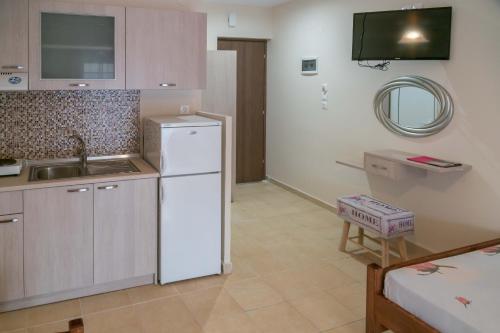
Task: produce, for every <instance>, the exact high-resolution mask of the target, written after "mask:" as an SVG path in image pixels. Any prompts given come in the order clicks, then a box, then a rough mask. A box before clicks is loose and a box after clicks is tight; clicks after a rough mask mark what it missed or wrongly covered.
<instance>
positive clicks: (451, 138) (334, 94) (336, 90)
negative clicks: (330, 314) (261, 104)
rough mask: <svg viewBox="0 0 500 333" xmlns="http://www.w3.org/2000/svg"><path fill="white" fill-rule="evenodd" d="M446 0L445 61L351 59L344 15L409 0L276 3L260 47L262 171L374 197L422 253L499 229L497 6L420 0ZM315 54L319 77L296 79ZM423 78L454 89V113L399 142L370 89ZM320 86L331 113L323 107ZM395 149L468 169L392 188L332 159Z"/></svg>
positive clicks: (320, 194) (326, 190)
mask: <svg viewBox="0 0 500 333" xmlns="http://www.w3.org/2000/svg"><path fill="white" fill-rule="evenodd" d="M418 2H423V3H424V4H425V5H426V6H427V7H434V6H440V5H452V6H453V8H454V13H453V16H454V17H453V32H452V33H453V41H452V53H451V60H450V61H407V62H404V61H401V62H393V64H392V65H391V69H390V70H389V71H388V72H380V71H374V70H368V69H362V68H359V67H358V66H357V64H356V63H355V62H352V61H351V60H350V59H351V38H352V14H353V13H354V12H363V11H373V10H391V9H399V8H401V7H402V6H404V5H407V4H408V3H409V2H408V1H406V0H371V1H362V0H355V1H352V0H330V1H326V0H323V1H320V0H307V1H296V2H292V3H290V4H286V5H282V6H279V7H277V8H275V9H274V10H273V23H274V26H273V40H272V41H271V42H270V43H269V56H268V57H269V64H268V115H267V126H268V128H267V161H268V162H267V167H268V170H267V173H268V175H269V176H271V177H273V178H275V179H277V180H279V181H282V182H284V183H286V184H288V185H290V186H293V187H296V188H298V189H300V190H303V191H305V192H307V193H309V194H311V195H313V196H315V197H317V198H319V199H321V200H324V201H326V202H328V203H330V204H335V199H336V198H337V197H338V196H341V195H346V194H351V193H359V192H364V193H372V194H374V195H376V196H377V197H379V198H380V199H383V200H386V201H388V202H391V203H393V204H396V205H400V206H401V207H405V208H408V209H411V210H413V211H415V212H416V214H417V233H416V235H415V238H414V240H415V241H416V242H417V243H419V244H421V245H423V246H425V247H427V248H429V249H431V250H443V249H446V248H450V247H454V246H458V245H462V244H466V243H471V242H475V241H480V240H486V239H491V238H494V237H499V235H500V219H499V217H498V215H499V208H498V207H499V206H500V130H499V124H500V109H499V108H500V107H499V106H500V64H499V59H500V40H499V37H498V32H499V31H500V1H499V0H476V1H470V0H434V1H433V0H420V1H418ZM315 55H316V56H319V57H320V63H319V69H320V74H319V75H318V76H312V77H304V76H301V75H300V74H299V68H300V67H299V66H300V65H299V64H300V58H301V57H302V56H315ZM412 74H416V75H422V76H426V77H429V78H431V79H433V80H436V81H437V82H439V83H441V84H442V85H444V86H445V87H446V88H447V89H448V90H449V91H450V93H451V94H452V96H453V97H454V101H455V106H456V115H455V118H454V119H453V122H452V123H451V125H450V126H449V127H448V128H446V129H445V130H444V131H443V132H441V133H440V134H438V135H435V136H431V137H428V138H424V139H409V138H403V137H399V136H396V135H393V134H391V133H390V132H388V131H387V130H386V129H385V128H384V127H383V126H382V125H381V124H379V123H378V121H377V120H376V118H375V115H374V112H373V110H372V100H373V97H374V94H375V92H376V91H377V89H378V88H379V87H380V86H381V85H382V84H384V83H385V82H387V81H388V80H391V79H393V78H395V77H398V76H401V75H412ZM322 83H328V85H329V89H330V93H329V110H327V111H325V110H322V109H321V100H320V97H321V84H322ZM386 148H393V149H400V150H405V151H409V152H415V153H417V154H426V155H432V156H436V157H442V158H445V159H450V160H457V161H462V162H465V163H468V164H471V165H472V166H473V169H472V171H470V172H469V173H467V174H464V175H457V176H439V175H429V176H428V177H427V178H425V179H422V180H410V181H404V182H399V183H395V182H392V181H390V180H385V179H383V178H378V177H371V176H370V177H367V176H366V174H365V173H363V172H362V171H359V170H355V169H350V168H347V167H344V166H340V165H336V164H335V160H336V159H343V158H347V159H357V160H358V161H359V162H361V160H362V153H363V152H364V151H368V150H376V149H386Z"/></svg>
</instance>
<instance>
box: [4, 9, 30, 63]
mask: <svg viewBox="0 0 500 333" xmlns="http://www.w3.org/2000/svg"><path fill="white" fill-rule="evenodd" d="M27 71H28V0H0V72H27Z"/></svg>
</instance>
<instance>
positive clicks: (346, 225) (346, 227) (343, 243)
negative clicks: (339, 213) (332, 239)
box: [339, 221, 351, 252]
mask: <svg viewBox="0 0 500 333" xmlns="http://www.w3.org/2000/svg"><path fill="white" fill-rule="evenodd" d="M350 227H351V224H350V223H349V222H347V221H344V227H343V229H342V238H341V239H340V245H339V251H342V252H345V250H346V246H347V239H348V238H349V228H350Z"/></svg>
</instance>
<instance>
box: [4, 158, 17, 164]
mask: <svg viewBox="0 0 500 333" xmlns="http://www.w3.org/2000/svg"><path fill="white" fill-rule="evenodd" d="M16 163H17V161H16V160H14V159H12V158H0V166H7V165H14V164H16Z"/></svg>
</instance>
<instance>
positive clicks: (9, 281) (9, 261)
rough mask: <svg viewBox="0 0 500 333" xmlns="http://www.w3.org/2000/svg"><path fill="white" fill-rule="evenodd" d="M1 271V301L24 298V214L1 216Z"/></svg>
mask: <svg viewBox="0 0 500 333" xmlns="http://www.w3.org/2000/svg"><path fill="white" fill-rule="evenodd" d="M0 272H1V274H2V276H1V278H0V302H7V301H12V300H17V299H20V298H23V297H24V281H23V215H19V214H18V215H4V216H0Z"/></svg>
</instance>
